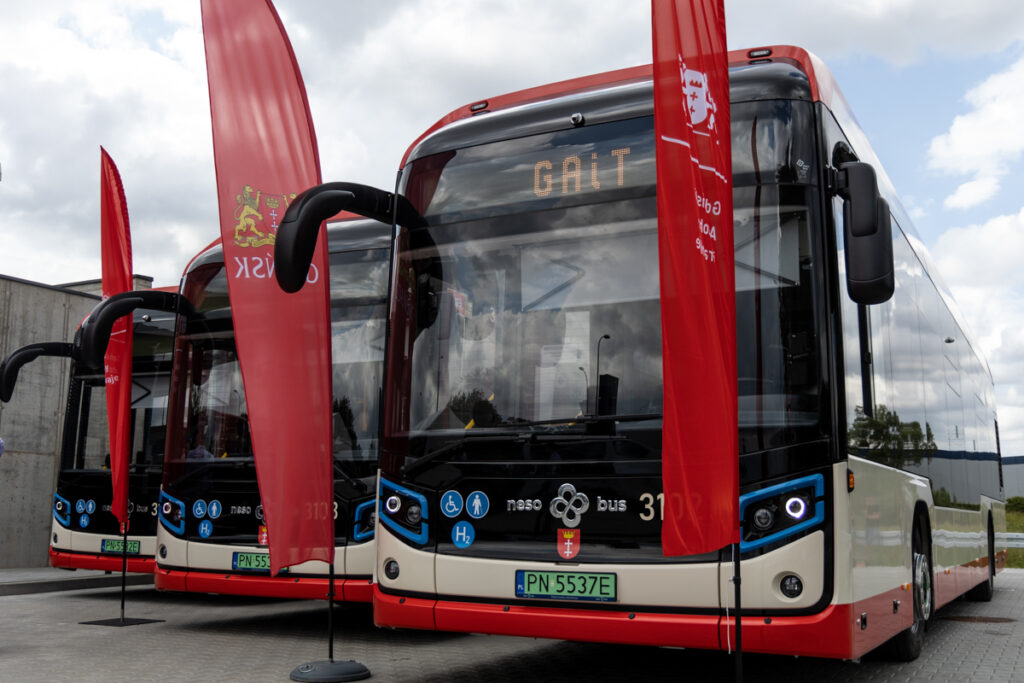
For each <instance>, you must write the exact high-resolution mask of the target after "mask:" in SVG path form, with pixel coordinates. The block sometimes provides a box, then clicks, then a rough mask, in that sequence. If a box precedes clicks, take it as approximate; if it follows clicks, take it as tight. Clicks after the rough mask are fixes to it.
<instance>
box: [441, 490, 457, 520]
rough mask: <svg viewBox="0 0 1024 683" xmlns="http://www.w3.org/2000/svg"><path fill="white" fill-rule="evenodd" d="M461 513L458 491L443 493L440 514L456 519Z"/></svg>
mask: <svg viewBox="0 0 1024 683" xmlns="http://www.w3.org/2000/svg"><path fill="white" fill-rule="evenodd" d="M460 512H462V494H461V493H459V492H458V491H454V490H453V491H445V492H444V495H443V496H441V514H443V515H444V516H445V517H458V516H459V513H460Z"/></svg>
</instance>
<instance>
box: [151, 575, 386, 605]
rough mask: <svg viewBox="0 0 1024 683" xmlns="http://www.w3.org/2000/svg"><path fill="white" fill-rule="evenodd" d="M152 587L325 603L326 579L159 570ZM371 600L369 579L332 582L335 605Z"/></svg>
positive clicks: (163, 589) (371, 587)
mask: <svg viewBox="0 0 1024 683" xmlns="http://www.w3.org/2000/svg"><path fill="white" fill-rule="evenodd" d="M153 584H154V585H155V586H156V589H157V590H161V591H178V592H188V593H220V594H223V595H251V596H258V597H264V598H291V599H295V600H326V599H327V587H328V586H327V584H328V581H327V579H326V578H323V579H320V578H309V577H296V578H289V577H287V576H278V577H271V576H269V575H266V574H260V575H249V574H223V573H216V572H196V571H182V570H177V569H162V568H160V567H157V568H156V570H155V571H154V573H153ZM372 598H373V584H372V583H371V582H370V580H369V579H335V581H334V599H335V600H336V601H338V602H370V601H371V600H372Z"/></svg>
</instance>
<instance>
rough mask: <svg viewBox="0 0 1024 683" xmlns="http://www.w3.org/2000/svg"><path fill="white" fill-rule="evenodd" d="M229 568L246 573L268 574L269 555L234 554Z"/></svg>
mask: <svg viewBox="0 0 1024 683" xmlns="http://www.w3.org/2000/svg"><path fill="white" fill-rule="evenodd" d="M231 568H232V569H235V570H241V571H248V572H269V571H270V555H269V554H267V553H234V554H232V556H231Z"/></svg>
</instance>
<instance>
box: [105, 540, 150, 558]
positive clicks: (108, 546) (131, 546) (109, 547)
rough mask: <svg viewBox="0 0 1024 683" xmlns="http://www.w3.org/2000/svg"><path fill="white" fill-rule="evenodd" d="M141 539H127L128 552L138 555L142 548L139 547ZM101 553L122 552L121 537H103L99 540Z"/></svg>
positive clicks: (122, 541)
mask: <svg viewBox="0 0 1024 683" xmlns="http://www.w3.org/2000/svg"><path fill="white" fill-rule="evenodd" d="M141 545H142V542H141V541H128V554H129V555H138V554H139V552H140V551H141V550H142V548H141V547H140V546H141ZM100 552H101V553H123V552H124V539H123V538H104V539H103V540H102V541H101V542H100Z"/></svg>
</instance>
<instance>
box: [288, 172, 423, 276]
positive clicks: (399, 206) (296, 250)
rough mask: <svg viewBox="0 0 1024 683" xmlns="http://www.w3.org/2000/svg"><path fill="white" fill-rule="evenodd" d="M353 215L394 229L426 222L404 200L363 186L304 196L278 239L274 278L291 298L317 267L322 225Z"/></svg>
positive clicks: (327, 186) (315, 190)
mask: <svg viewBox="0 0 1024 683" xmlns="http://www.w3.org/2000/svg"><path fill="white" fill-rule="evenodd" d="M342 211H349V212H351V213H354V214H358V215H360V216H365V217H366V218H372V219H373V220H375V221H380V222H381V223H386V224H388V225H392V223H393V221H395V220H397V221H398V222H399V223H403V224H405V225H409V226H410V227H415V226H418V225H420V224H421V223H422V219H421V218H420V217H419V214H418V213H417V212H416V210H415V209H413V208H412V205H411V204H410V203H409V202H408V201H407V200H406V199H405V198H404V197H402V196H400V195H395V194H393V193H391V192H385V191H384V190H378V189H377V188H375V187H370V186H369V185H360V184H359V183H323V184H322V185H317V186H315V187H311V188H309V189H308V190H306V191H304V192H301V193H300V194H299V195H298V196H296V197H295V199H294V200H292V203H291V205H289V206H288V210H287V211H285V214H284V218H283V219H282V220H281V225H279V226H278V227H277V236H276V237H275V239H274V274H275V276H276V277H277V284H278V286H279V287H281V289H283V290H284V291H285V292H288V293H289V294H292V293H294V292H297V291H299V290H300V289H302V285H304V284H305V283H306V275H307V274H308V273H309V266H310V264H312V263H313V252H314V251H315V249H316V238H317V235H318V234H320V224H321V223H323V222H324V221H325V220H327V219H328V218H331V217H332V216H336V215H338V214H339V213H341V212H342Z"/></svg>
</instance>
